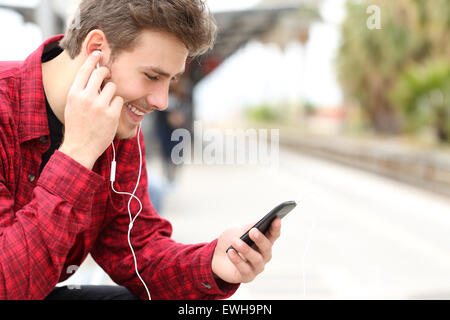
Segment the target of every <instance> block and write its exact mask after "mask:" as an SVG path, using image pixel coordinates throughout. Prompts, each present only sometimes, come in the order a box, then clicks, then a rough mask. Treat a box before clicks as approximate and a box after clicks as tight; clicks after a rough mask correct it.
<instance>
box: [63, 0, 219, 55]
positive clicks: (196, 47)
mask: <svg viewBox="0 0 450 320" xmlns="http://www.w3.org/2000/svg"><path fill="white" fill-rule="evenodd" d="M94 29H100V30H102V31H103V32H104V33H105V36H106V38H107V40H108V43H109V45H110V47H111V51H112V56H113V57H115V56H117V55H118V54H119V53H120V52H122V51H128V50H132V49H133V48H134V46H135V45H136V43H137V39H138V37H139V35H140V31H142V30H144V29H150V30H159V31H164V32H168V33H171V34H173V35H175V36H176V37H177V38H178V39H179V40H180V41H182V42H183V43H184V44H185V46H186V48H187V49H188V50H189V55H190V56H191V57H193V56H198V55H200V54H203V53H205V52H206V51H208V50H209V49H211V48H212V46H213V43H214V39H215V36H216V30H217V27H216V24H215V21H214V18H213V16H212V14H211V13H210V11H209V9H208V7H207V6H206V4H205V0H82V1H81V3H80V6H79V8H78V12H77V14H76V16H75V18H74V20H73V22H72V25H71V26H69V28H68V29H67V31H66V34H65V36H64V38H63V39H62V40H61V43H60V45H61V47H62V48H63V49H65V50H66V51H68V53H69V55H70V56H71V58H72V59H74V58H75V57H76V56H77V55H78V54H79V53H80V52H81V45H82V43H83V41H84V39H85V38H86V36H87V35H88V33H89V32H90V31H92V30H94Z"/></svg>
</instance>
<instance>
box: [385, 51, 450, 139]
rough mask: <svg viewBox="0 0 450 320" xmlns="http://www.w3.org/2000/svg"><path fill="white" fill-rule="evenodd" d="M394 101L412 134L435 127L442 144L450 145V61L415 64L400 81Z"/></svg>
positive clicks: (395, 89)
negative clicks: (405, 118) (402, 113)
mask: <svg viewBox="0 0 450 320" xmlns="http://www.w3.org/2000/svg"><path fill="white" fill-rule="evenodd" d="M391 98H392V101H394V103H396V105H397V106H400V107H401V108H402V110H403V111H404V112H405V116H406V117H407V119H408V121H407V128H408V129H409V131H412V132H414V131H417V130H420V129H421V128H423V127H430V126H431V127H433V128H434V129H435V132H436V136H437V138H438V139H439V140H440V141H443V142H450V62H449V61H448V60H445V61H435V60H431V61H430V62H428V63H426V64H424V65H412V66H411V67H409V68H407V69H406V71H405V72H404V73H403V75H402V76H401V77H400V78H399V80H398V82H397V84H396V86H395V87H394V89H393V90H392V93H391Z"/></svg>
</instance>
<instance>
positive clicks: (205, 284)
mask: <svg viewBox="0 0 450 320" xmlns="http://www.w3.org/2000/svg"><path fill="white" fill-rule="evenodd" d="M202 286H204V287H205V288H206V289H208V290H210V289H211V285H210V284H209V283H208V282H203V283H202Z"/></svg>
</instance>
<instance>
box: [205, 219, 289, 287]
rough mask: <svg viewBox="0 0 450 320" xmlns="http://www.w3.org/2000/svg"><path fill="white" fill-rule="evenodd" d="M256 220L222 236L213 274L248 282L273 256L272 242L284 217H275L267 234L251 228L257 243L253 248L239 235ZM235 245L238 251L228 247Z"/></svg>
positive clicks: (213, 264)
mask: <svg viewBox="0 0 450 320" xmlns="http://www.w3.org/2000/svg"><path fill="white" fill-rule="evenodd" d="M253 225H254V224H251V225H248V226H245V227H242V228H234V229H229V230H227V231H225V232H224V233H222V234H221V235H220V237H219V241H218V243H217V246H216V249H215V251H214V255H213V259H212V271H213V273H214V275H215V276H216V277H218V278H220V279H222V280H223V281H225V282H228V283H247V282H250V281H252V280H253V279H255V277H256V276H257V275H258V274H260V273H261V272H262V271H263V270H264V267H265V265H266V264H267V263H268V262H269V261H270V259H271V258H272V246H273V244H274V243H275V241H276V240H277V239H278V237H279V236H280V233H281V219H279V218H276V219H275V220H274V221H273V222H272V225H271V227H270V228H269V231H268V232H267V233H266V235H264V234H262V233H261V232H260V231H259V230H258V229H256V228H254V229H252V230H251V231H250V239H252V240H253V242H254V243H255V245H256V247H255V249H253V248H252V247H250V246H248V245H247V244H246V243H245V242H243V241H242V240H241V239H239V237H240V236H241V235H242V234H244V233H245V232H246V231H247V230H248V229H249V228H250V227H251V226H253ZM230 245H233V248H235V249H236V250H237V251H238V252H236V251H235V250H233V249H231V250H229V251H228V253H226V250H227V248H228V247H229V246H230Z"/></svg>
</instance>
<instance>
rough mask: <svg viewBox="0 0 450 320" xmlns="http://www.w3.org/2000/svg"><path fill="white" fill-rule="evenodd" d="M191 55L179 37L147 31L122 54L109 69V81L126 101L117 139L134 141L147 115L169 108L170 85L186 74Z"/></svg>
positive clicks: (117, 93)
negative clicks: (130, 49) (130, 48)
mask: <svg viewBox="0 0 450 320" xmlns="http://www.w3.org/2000/svg"><path fill="white" fill-rule="evenodd" d="M188 53H189V52H188V49H187V48H186V46H185V45H184V44H183V42H181V41H180V40H178V38H176V37H175V36H173V35H171V34H168V33H163V32H158V31H150V30H145V31H142V34H141V36H140V37H139V41H138V43H137V45H136V47H135V48H134V49H133V50H132V51H130V52H128V51H124V52H122V53H120V54H119V55H118V56H117V57H116V59H115V60H114V61H113V62H112V63H111V64H110V65H109V68H110V70H111V78H110V79H108V81H112V82H113V83H115V84H116V86H117V92H116V95H118V96H120V97H122V98H123V99H124V101H125V105H124V106H123V108H122V114H121V116H120V120H119V128H118V130H117V135H116V137H117V138H119V139H129V138H132V137H134V136H135V135H136V133H137V129H138V126H139V124H140V123H141V121H142V120H143V118H144V114H148V113H150V112H152V111H154V110H159V111H162V110H164V109H166V108H167V104H168V93H169V86H170V83H171V82H173V81H176V79H177V78H178V77H179V76H180V75H181V74H182V73H183V72H184V68H185V64H186V59H187V57H188Z"/></svg>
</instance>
